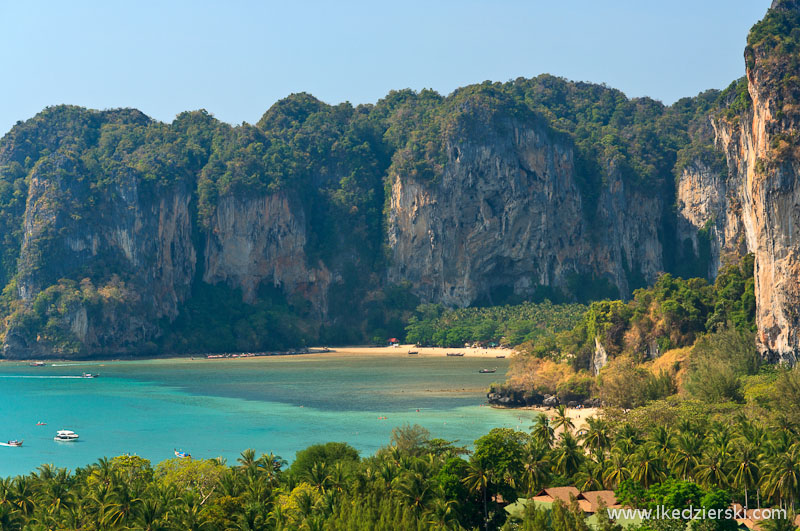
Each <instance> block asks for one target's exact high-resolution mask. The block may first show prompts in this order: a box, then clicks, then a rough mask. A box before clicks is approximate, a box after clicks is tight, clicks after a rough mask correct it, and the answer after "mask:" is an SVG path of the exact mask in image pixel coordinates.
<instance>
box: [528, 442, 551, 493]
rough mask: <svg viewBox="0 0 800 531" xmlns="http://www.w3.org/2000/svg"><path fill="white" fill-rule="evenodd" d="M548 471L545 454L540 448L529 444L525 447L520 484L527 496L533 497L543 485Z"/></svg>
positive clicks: (548, 464)
mask: <svg viewBox="0 0 800 531" xmlns="http://www.w3.org/2000/svg"><path fill="white" fill-rule="evenodd" d="M549 470H550V461H549V459H548V458H547V453H546V451H545V450H544V448H542V447H541V446H539V445H537V444H533V443H529V444H528V445H527V446H526V447H525V464H524V465H523V468H522V482H523V484H524V485H525V492H526V493H527V495H528V496H534V495H535V494H536V491H538V490H539V488H540V487H541V486H542V484H543V483H544V481H545V479H546V478H547V476H548V472H549Z"/></svg>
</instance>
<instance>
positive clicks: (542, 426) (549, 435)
mask: <svg viewBox="0 0 800 531" xmlns="http://www.w3.org/2000/svg"><path fill="white" fill-rule="evenodd" d="M531 435H532V436H533V439H534V440H535V441H536V442H537V444H539V445H540V446H542V447H543V448H552V447H553V439H554V437H555V430H554V429H553V427H552V426H551V425H550V419H548V418H547V415H545V414H544V413H539V415H538V416H537V417H536V421H535V422H534V423H533V426H531Z"/></svg>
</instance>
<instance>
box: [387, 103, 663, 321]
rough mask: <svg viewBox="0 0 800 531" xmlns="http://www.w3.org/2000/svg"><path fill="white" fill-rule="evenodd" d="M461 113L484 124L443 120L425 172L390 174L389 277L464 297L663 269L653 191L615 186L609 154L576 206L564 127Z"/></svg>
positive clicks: (625, 279)
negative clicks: (437, 154) (587, 196)
mask: <svg viewBox="0 0 800 531" xmlns="http://www.w3.org/2000/svg"><path fill="white" fill-rule="evenodd" d="M465 112H466V113H467V114H470V113H473V114H478V113H479V112H480V111H479V110H474V111H473V110H471V109H469V108H467V109H466V110H465ZM470 118H474V116H470ZM470 122H471V123H474V122H478V123H481V124H484V125H483V128H482V129H481V130H479V131H474V130H471V131H470V134H469V135H467V134H464V133H463V130H464V129H466V127H464V128H459V127H458V126H456V127H453V129H452V131H454V132H453V133H451V135H450V137H449V138H448V139H447V142H446V149H445V152H446V153H447V161H446V163H445V164H444V168H443V171H442V174H441V176H440V177H439V178H438V179H437V180H436V181H434V182H420V181H418V180H414V179H412V178H409V177H408V176H406V175H402V174H399V173H394V174H391V179H392V187H391V196H390V200H389V201H390V202H389V211H388V216H389V217H388V241H389V248H390V252H391V257H392V259H391V262H390V267H389V270H388V278H389V280H390V281H391V282H400V281H408V282H410V283H411V284H412V286H413V288H414V290H415V291H416V292H417V293H418V294H419V295H420V297H421V298H423V299H426V300H433V301H437V302H441V303H444V304H447V305H454V306H466V305H469V304H472V303H474V302H476V301H477V300H485V301H487V302H489V303H497V302H498V301H497V297H496V294H498V293H499V294H510V293H513V294H516V295H520V296H529V295H531V294H532V293H533V292H534V291H535V290H536V288H538V287H540V286H549V287H565V286H566V285H567V284H568V283H569V282H570V281H572V282H575V281H576V279H579V278H603V279H607V280H608V281H610V282H611V283H612V284H614V285H615V286H616V287H617V288H618V290H619V293H620V294H623V295H625V294H627V293H628V288H629V276H630V274H631V273H632V272H633V273H634V274H636V275H639V276H643V277H644V278H646V279H648V280H653V279H654V278H655V276H656V275H657V273H658V272H659V271H661V270H663V260H662V248H661V241H660V239H659V234H658V227H659V223H660V218H661V213H662V202H661V199H659V198H658V197H657V196H654V195H653V194H647V193H640V192H636V191H632V190H629V189H626V186H625V184H624V183H623V180H622V178H621V176H620V175H619V172H618V171H616V168H615V167H614V166H613V164H610V165H609V168H608V173H609V175H610V178H609V182H608V183H607V185H606V186H605V187H604V188H603V189H602V192H601V194H600V198H599V200H598V201H597V204H594V203H590V204H586V203H585V200H584V197H583V193H582V191H581V189H580V187H579V186H578V181H577V179H576V170H575V163H574V160H573V159H574V155H573V146H572V144H571V142H570V141H569V140H568V139H567V138H565V137H564V136H563V135H559V134H556V133H553V132H552V131H550V130H549V128H548V127H547V125H546V124H544V123H543V122H542V121H541V120H539V119H536V118H531V119H530V120H527V121H520V120H515V119H511V118H505V119H504V118H497V117H490V118H484V119H472V120H470Z"/></svg>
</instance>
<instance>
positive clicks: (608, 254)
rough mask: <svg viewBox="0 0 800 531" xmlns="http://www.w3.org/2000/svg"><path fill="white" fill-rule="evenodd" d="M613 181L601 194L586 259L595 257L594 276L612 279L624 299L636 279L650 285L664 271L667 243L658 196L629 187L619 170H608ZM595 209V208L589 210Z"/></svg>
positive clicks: (591, 229) (585, 250) (590, 233)
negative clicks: (663, 234)
mask: <svg viewBox="0 0 800 531" xmlns="http://www.w3.org/2000/svg"><path fill="white" fill-rule="evenodd" d="M607 174H608V175H609V180H608V183H607V184H606V186H604V187H603V189H602V191H601V193H600V199H599V201H598V207H597V217H596V218H595V219H594V220H590V221H589V223H590V224H591V226H590V227H588V228H587V230H586V231H585V233H586V234H588V235H589V237H588V238H587V239H586V240H585V241H584V242H583V246H582V249H581V252H582V253H583V256H586V255H590V256H592V263H593V266H594V274H595V275H596V276H599V277H610V278H611V279H613V280H612V281H613V282H614V284H615V285H616V286H617V287H618V288H619V292H620V296H626V295H627V294H628V293H630V291H631V289H633V288H634V287H639V286H631V285H630V281H631V280H632V277H638V278H643V279H644V280H645V281H646V282H647V283H650V282H652V281H653V280H655V278H656V276H657V275H658V273H659V272H661V271H664V259H663V247H662V246H663V243H662V240H661V235H660V234H659V226H660V222H661V217H662V213H663V209H664V203H663V199H662V198H660V197H658V196H657V195H656V194H652V193H650V194H648V193H646V192H643V191H639V190H632V189H630V188H629V187H626V186H625V183H624V181H623V179H622V177H621V176H620V175H619V172H618V171H616V168H614V167H613V165H612V166H611V167H609V168H608V170H607ZM589 208H591V206H590V207H589Z"/></svg>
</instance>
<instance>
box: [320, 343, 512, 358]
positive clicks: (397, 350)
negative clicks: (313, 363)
mask: <svg viewBox="0 0 800 531" xmlns="http://www.w3.org/2000/svg"><path fill="white" fill-rule="evenodd" d="M309 350H310V352H309V353H310V354H317V353H321V352H324V347H313V348H311V349H309ZM409 352H418V353H419V354H417V355H418V356H425V357H435V356H446V355H447V353H448V352H458V353H463V354H464V357H470V358H487V359H490V358H494V359H496V358H497V357H498V356H502V357H506V358H510V357H511V356H512V354H513V353H514V350H513V349H510V348H503V347H495V348H472V347H460V348H443V347H415V346H414V345H400V346H397V347H390V346H386V347H329V348H328V353H331V354H340V355H352V356H392V355H402V356H407V355H408V353H409Z"/></svg>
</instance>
